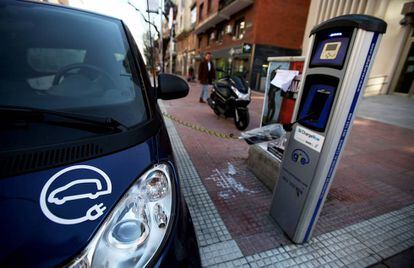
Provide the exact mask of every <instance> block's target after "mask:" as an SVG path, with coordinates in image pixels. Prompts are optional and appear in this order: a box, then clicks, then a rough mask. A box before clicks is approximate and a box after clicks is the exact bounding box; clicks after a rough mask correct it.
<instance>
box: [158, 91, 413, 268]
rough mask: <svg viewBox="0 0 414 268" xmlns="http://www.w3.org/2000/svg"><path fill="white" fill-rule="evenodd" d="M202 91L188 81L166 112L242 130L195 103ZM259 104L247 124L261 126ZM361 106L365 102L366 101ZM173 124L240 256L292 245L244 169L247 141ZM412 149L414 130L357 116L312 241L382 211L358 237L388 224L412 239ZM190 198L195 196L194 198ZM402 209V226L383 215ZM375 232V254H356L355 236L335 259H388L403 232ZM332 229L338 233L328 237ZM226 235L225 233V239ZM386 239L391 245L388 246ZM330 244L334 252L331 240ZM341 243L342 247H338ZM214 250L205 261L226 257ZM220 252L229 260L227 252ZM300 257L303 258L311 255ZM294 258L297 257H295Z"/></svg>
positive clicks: (205, 244) (258, 100)
mask: <svg viewBox="0 0 414 268" xmlns="http://www.w3.org/2000/svg"><path fill="white" fill-rule="evenodd" d="M200 90H201V88H200V86H199V85H198V84H197V83H190V94H189V95H188V96H187V97H186V98H183V99H179V100H172V101H163V106H164V108H165V109H166V111H168V113H169V114H171V115H173V116H174V117H176V118H179V119H181V120H182V121H185V122H190V123H192V124H196V125H198V126H202V127H205V128H208V129H213V130H215V131H218V132H221V133H227V134H229V133H233V134H234V135H235V136H238V135H239V131H237V129H236V128H235V126H234V124H233V121H232V119H231V118H228V119H225V118H224V117H217V116H216V115H215V114H214V113H213V111H212V110H211V109H210V107H209V106H208V105H207V104H201V103H199V102H198V96H199V94H200ZM262 102H263V95H262V94H260V93H256V92H255V93H253V97H252V103H251V105H250V106H249V109H250V113H251V124H250V126H249V129H251V128H254V127H257V126H258V125H259V118H260V113H261V109H262ZM363 105H364V104H361V106H362V107H363ZM361 109H362V108H361ZM174 126H175V128H176V130H177V132H178V134H179V137H180V139H181V141H182V143H183V144H184V147H185V149H186V151H187V153H188V155H189V157H190V159H191V162H192V164H193V165H194V167H195V169H196V172H197V174H198V176H199V178H200V179H201V182H202V187H205V189H206V192H207V194H208V198H211V200H212V203H213V205H214V208H215V209H217V211H218V214H219V217H220V219H222V221H223V223H224V225H225V228H226V229H227V230H228V232H229V235H230V237H231V239H232V240H233V241H234V242H235V243H236V244H237V247H238V248H239V249H240V253H241V254H242V255H240V254H239V257H240V256H244V257H246V256H255V254H260V253H263V252H267V251H269V250H272V249H274V248H275V247H276V248H279V246H281V248H282V249H285V250H288V249H289V248H290V246H291V245H292V244H291V242H290V240H289V239H288V238H287V237H286V236H285V235H284V234H283V232H282V230H281V229H280V228H279V227H278V226H277V224H276V223H275V222H274V220H273V219H272V218H271V217H270V216H269V208H270V202H271V196H272V193H271V191H270V190H269V189H267V188H266V187H265V186H264V184H262V183H261V182H260V181H259V180H258V179H257V178H255V176H254V175H253V174H252V173H251V171H249V169H248V168H247V164H246V159H247V154H248V147H249V146H248V145H247V144H246V143H245V142H244V141H242V140H236V139H223V138H219V137H216V136H212V135H208V134H206V133H203V132H200V131H197V130H194V129H192V128H189V127H187V126H183V125H182V124H179V123H177V122H175V123H174ZM413 148H414V133H413V131H412V130H410V129H407V128H402V127H398V126H393V125H390V124H385V123H381V122H378V121H374V120H368V119H363V118H357V119H356V120H355V124H354V127H353V129H352V132H351V136H350V139H349V142H348V144H347V146H346V148H345V152H344V156H343V158H342V160H341V162H340V166H339V168H338V171H337V175H336V178H335V180H334V182H333V185H332V188H331V190H330V192H329V194H328V198H327V202H326V204H325V206H324V208H323V210H322V213H321V217H320V219H319V222H318V224H317V226H316V230H315V233H314V237H315V239H313V240H312V241H318V240H319V241H321V242H322V244H324V241H325V240H326V241H328V240H329V239H332V238H333V237H334V236H338V235H343V233H344V231H343V230H346V229H347V228H349V227H350V226H353V225H355V224H356V225H358V224H361V223H363V226H366V223H365V221H367V220H369V221H371V222H372V221H373V219H376V218H375V217H379V216H380V217H379V220H378V223H375V225H373V226H372V227H370V228H368V229H366V230H365V229H362V231H359V232H358V234H359V235H360V236H361V237H364V238H366V239H365V241H364V243H371V242H370V239H369V237H370V234H371V235H372V236H373V233H372V232H373V231H374V229H375V227H379V226H383V227H384V226H387V228H389V231H393V232H397V231H398V233H401V234H404V233H405V235H407V236H408V235H409V236H410V239H409V240H408V241H414V240H413V239H414V230H413V229H412V226H413V219H412V215H413V210H414V207H413V206H412V205H411V206H410V204H412V203H413V202H414V179H413V178H414V166H413V165H412V162H413V160H414V150H413ZM184 165H186V164H184ZM229 167H230V168H229ZM233 168H234V170H233ZM190 195H191V196H192V197H194V198H195V197H196V196H198V195H197V194H194V193H192V194H190ZM187 199H188V198H187ZM196 200H197V198H195V199H193V198H189V206H190V211H191V207H193V209H196V208H199V206H200V203H199V202H198V201H196ZM192 201H196V202H195V203H192ZM194 206H195V207H194ZM407 206H408V207H407ZM402 208H405V211H408V210H409V211H410V212H409V214H407V215H405V213H403V216H405V217H404V220H403V221H402V222H401V223H398V224H396V223H395V222H394V224H396V225H395V226H392V225H393V224H391V225H389V224H388V221H385V219H386V217H385V216H382V215H387V213H390V212H393V213H395V211H399V210H400V209H402ZM197 213H198V214H200V213H201V215H202V217H204V218H208V217H206V216H204V214H205V213H209V212H208V211H198V212H197ZM407 217H408V218H407ZM202 223H203V224H202V226H197V220H195V225H196V232H197V231H198V235H199V238H200V233H201V234H204V232H205V230H206V229H208V227H207V226H204V225H208V223H207V224H206V221H202ZM200 224H201V222H200ZM397 227H398V229H397ZM407 228H408V229H407ZM351 229H352V228H351ZM402 230H405V231H402ZM378 231H379V232H380V233H379V234H382V235H379V236H378V237H375V242H376V243H378V244H380V245H381V246H379V252H375V254H374V253H373V252H371V248H372V247H370V248H368V247H364V246H363V247H362V248H360V249H361V250H362V251H363V252H365V253H366V254H365V255H364V254H362V255H361V256H362V257H361V256H359V255H358V254H357V253H358V252H359V251H360V250H358V245H356V244H358V241H355V238H354V237H352V236H351V238H350V237H347V238H346V239H345V241H344V243H345V244H346V243H351V244H355V245H356V246H355V248H354V251H353V253H352V252H348V253H347V254H346V255H348V257H349V258H350V259H349V260H348V261H347V260H346V258H345V259H343V258H340V259H341V260H336V259H335V258H333V259H332V260H331V261H332V262H333V263H335V262H337V263H339V264H340V263H342V262H345V264H346V265H348V264H351V263H353V262H358V263H359V265H362V263H363V264H364V265H369V264H373V263H376V262H377V261H379V260H380V259H381V257H382V258H384V257H390V256H391V255H393V254H392V253H393V252H395V253H397V252H398V251H395V250H396V247H397V245H400V244H399V242H398V235H397V234H393V235H392V236H390V237H388V236H385V235H384V231H383V230H382V229H381V228H380V229H379V230H378ZM406 231H408V233H406ZM331 232H333V233H335V235H334V236H332V235H330V233H331ZM373 237H374V236H373ZM227 238H228V237H227ZM337 239H338V238H335V239H334V241H336V242H338V244H339V245H340V244H341V243H339V240H338V241H337ZM227 240H230V239H227ZM227 240H226V239H224V241H227ZM221 241H222V240H220V238H218V239H216V240H214V235H212V234H209V235H207V238H206V239H205V240H204V239H200V242H201V243H200V246H201V250H200V251H201V252H203V250H207V249H209V247H211V246H212V245H216V244H217V243H219V242H221ZM311 243H312V242H311ZM326 243H329V242H326ZM326 245H327V244H326ZM385 245H389V248H387V247H386V246H385ZM413 245H414V244H413V243H412V242H408V243H407V245H406V246H405V248H408V247H411V246H413ZM400 246H401V245H400ZM295 247H296V246H295ZM381 247H383V248H381ZM328 248H329V250H332V248H331V247H330V246H329V247H328ZM334 249H336V247H334ZM338 249H341V247H340V246H339V248H338ZM392 249H394V251H393V250H392ZM349 250H351V249H349ZM339 251H340V250H339ZM351 253H352V254H351ZM335 254H336V253H335ZM211 256H213V255H212V254H206V255H204V257H205V258H204V261H205V263H204V264H205V265H210V264H218V263H220V262H221V261H220V260H223V259H220V258H218V259H214V260H212V259H211V258H210V257H211ZM272 256H273V255H272ZM328 256H329V254H328ZM334 256H336V255H334ZM358 256H359V257H358ZM379 256H380V257H379ZM223 258H224V259H227V260H229V259H231V257H230V258H229V257H228V256H227V258H225V257H223ZM202 260H203V255H202ZM311 260H312V261H314V262H315V263H314V264H317V265H316V266H319V265H321V264H322V263H321V259H318V260H314V259H311ZM296 261H298V260H296ZM303 261H304V262H305V261H306V258H305V259H304V260H303ZM318 261H319V263H318ZM361 261H362V262H361ZM364 261H365V262H364ZM327 262H328V263H329V262H330V261H327ZM249 263H250V262H249ZM250 264H251V263H250ZM296 264H299V263H298V262H296Z"/></svg>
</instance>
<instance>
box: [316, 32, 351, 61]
mask: <svg viewBox="0 0 414 268" xmlns="http://www.w3.org/2000/svg"><path fill="white" fill-rule="evenodd" d="M351 34H352V30H349V29H348V30H346V29H344V30H343V31H330V32H321V33H319V34H317V36H316V39H315V44H316V45H315V46H314V50H313V53H312V57H311V61H310V65H309V66H310V67H311V68H312V67H330V68H335V69H342V67H343V66H344V62H345V58H346V54H347V51H348V47H349V43H350V39H351Z"/></svg>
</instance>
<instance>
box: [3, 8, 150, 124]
mask: <svg viewBox="0 0 414 268" xmlns="http://www.w3.org/2000/svg"><path fill="white" fill-rule="evenodd" d="M0 37H1V42H0V58H1V60H0V106H2V107H16V106H17V107H20V108H21V107H26V108H36V109H44V110H53V111H60V112H69V113H76V114H81V115H89V116H94V117H106V118H113V119H114V120H116V121H117V122H119V123H120V124H122V125H123V126H126V127H127V128H129V127H131V126H134V125H137V124H139V123H142V122H143V121H145V120H146V119H147V110H146V105H145V102H144V99H145V98H144V97H143V93H142V88H141V85H140V84H139V83H138V82H137V81H139V80H137V79H136V75H135V76H134V72H132V71H131V69H132V66H131V65H132V62H133V59H132V55H131V51H130V48H129V45H128V42H127V39H126V36H125V31H124V28H123V26H122V24H121V22H120V21H118V20H116V19H111V18H107V17H104V16H99V15H94V14H89V13H87V12H78V11H73V10H69V9H66V8H61V7H53V6H46V7H45V6H44V5H42V4H39V5H38V7H36V6H34V5H31V6H25V5H19V4H16V5H13V4H9V5H5V6H2V5H1V4H0ZM51 131H53V130H51Z"/></svg>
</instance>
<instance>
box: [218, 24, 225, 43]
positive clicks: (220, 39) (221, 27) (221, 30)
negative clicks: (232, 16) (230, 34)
mask: <svg viewBox="0 0 414 268" xmlns="http://www.w3.org/2000/svg"><path fill="white" fill-rule="evenodd" d="M223 36H224V25H219V26H218V27H217V43H221V42H223Z"/></svg>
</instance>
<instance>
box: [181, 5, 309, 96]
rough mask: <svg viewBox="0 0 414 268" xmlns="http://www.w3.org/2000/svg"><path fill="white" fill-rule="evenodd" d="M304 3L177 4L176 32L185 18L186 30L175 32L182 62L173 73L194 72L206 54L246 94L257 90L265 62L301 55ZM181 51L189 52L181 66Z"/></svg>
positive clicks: (306, 12) (304, 20)
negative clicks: (237, 77)
mask: <svg viewBox="0 0 414 268" xmlns="http://www.w3.org/2000/svg"><path fill="white" fill-rule="evenodd" d="M182 2H184V4H182ZM309 2H310V1H309V0H290V1H285V0H193V1H189V0H187V1H185V0H178V1H177V7H178V13H177V18H176V23H177V24H176V26H177V28H179V27H180V26H181V25H185V24H186V23H185V18H190V20H189V22H190V23H187V26H188V25H189V26H188V27H187V28H185V27H184V29H186V30H183V31H180V30H178V31H176V36H177V38H176V39H177V55H178V56H177V57H178V62H180V57H182V59H183V60H182V64H178V65H177V66H179V67H181V70H180V71H179V72H180V73H183V72H184V73H185V71H186V70H188V66H189V65H190V64H191V65H193V66H194V67H195V68H196V69H197V65H198V62H199V60H200V59H201V55H202V54H203V53H204V52H206V51H211V52H212V55H213V58H214V61H215V64H216V66H217V67H219V68H221V69H230V70H231V71H232V72H233V73H238V74H242V75H244V76H245V77H246V79H247V80H248V81H249V83H250V85H251V87H252V88H254V89H260V80H261V79H260V78H261V77H263V76H265V75H266V67H267V57H269V56H295V55H300V54H301V46H302V40H303V34H304V30H305V26H306V19H307V15H308V9H309ZM183 14H187V17H185V16H184V15H183ZM188 14H189V15H188ZM180 15H182V18H181V16H180ZM185 51H191V53H190V54H187V55H189V56H187V58H186V60H184V56H180V55H185ZM184 62H186V63H185V64H186V65H184ZM176 70H177V69H176ZM177 71H178V70H177Z"/></svg>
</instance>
